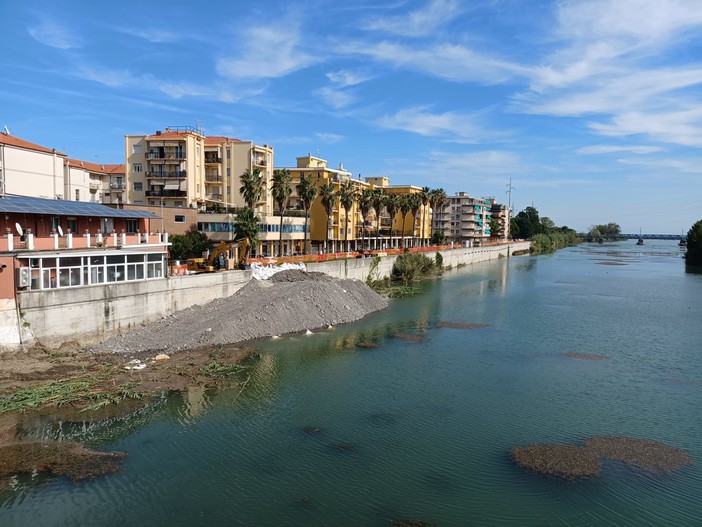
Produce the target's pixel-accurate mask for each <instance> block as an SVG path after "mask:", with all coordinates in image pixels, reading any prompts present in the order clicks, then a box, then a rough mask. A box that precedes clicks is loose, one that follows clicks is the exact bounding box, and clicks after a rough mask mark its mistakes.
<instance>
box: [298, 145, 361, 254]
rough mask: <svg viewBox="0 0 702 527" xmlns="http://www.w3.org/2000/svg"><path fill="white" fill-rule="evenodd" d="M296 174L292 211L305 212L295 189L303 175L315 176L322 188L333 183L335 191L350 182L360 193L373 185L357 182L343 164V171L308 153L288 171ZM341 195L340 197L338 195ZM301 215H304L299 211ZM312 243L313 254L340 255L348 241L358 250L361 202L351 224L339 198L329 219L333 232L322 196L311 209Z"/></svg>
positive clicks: (352, 211)
mask: <svg viewBox="0 0 702 527" xmlns="http://www.w3.org/2000/svg"><path fill="white" fill-rule="evenodd" d="M288 170H289V171H290V173H291V174H292V187H293V194H292V196H291V198H290V205H289V209H290V210H291V211H293V212H292V213H293V214H295V211H303V206H302V201H301V200H300V198H299V196H298V195H297V191H296V189H295V187H296V186H297V184H298V183H299V181H300V176H301V175H302V174H312V178H313V180H314V181H315V184H316V186H317V188H318V189H320V188H322V187H323V186H324V185H327V184H328V183H332V184H333V186H334V190H335V192H337V193H338V192H339V189H340V188H341V186H342V185H343V184H344V183H345V182H347V181H350V182H351V183H352V185H353V186H354V189H355V190H356V192H360V191H361V190H362V189H363V188H368V187H370V185H369V184H368V183H366V182H364V181H361V180H360V179H354V178H353V177H352V174H351V172H349V171H348V170H346V169H345V168H344V165H343V164H341V163H340V164H339V168H331V167H329V166H328V164H327V161H326V160H325V159H322V158H319V157H316V156H313V155H312V154H310V153H308V154H307V155H306V156H301V157H298V158H296V166H294V167H290V168H288ZM337 195H338V194H337ZM298 213H299V214H302V213H300V212H298ZM309 223H310V225H309V227H308V228H309V230H310V240H311V246H312V252H336V251H341V250H347V247H346V241H347V240H348V242H349V243H348V245H349V246H350V249H349V250H353V249H354V248H356V246H357V243H356V238H357V235H356V233H357V232H359V230H360V226H361V218H360V211H359V208H358V203H356V202H354V204H353V206H352V207H351V209H349V216H348V222H347V221H346V211H345V210H344V208H343V207H342V206H341V203H340V202H339V199H338V197H337V200H336V203H335V204H334V207H333V210H332V213H331V215H330V216H329V230H328V231H327V212H326V210H325V208H324V206H323V205H322V200H321V198H320V197H319V196H318V197H317V198H316V199H315V200H314V202H313V203H312V207H311V208H310V222H309Z"/></svg>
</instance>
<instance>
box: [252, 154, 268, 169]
mask: <svg viewBox="0 0 702 527" xmlns="http://www.w3.org/2000/svg"><path fill="white" fill-rule="evenodd" d="M253 164H254V165H256V166H257V167H265V166H266V158H265V157H263V156H254V159H253Z"/></svg>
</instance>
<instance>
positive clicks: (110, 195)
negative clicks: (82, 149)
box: [64, 159, 126, 205]
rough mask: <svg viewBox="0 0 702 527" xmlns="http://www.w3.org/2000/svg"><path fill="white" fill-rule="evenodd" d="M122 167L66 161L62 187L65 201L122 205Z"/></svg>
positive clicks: (76, 160) (123, 184)
mask: <svg viewBox="0 0 702 527" xmlns="http://www.w3.org/2000/svg"><path fill="white" fill-rule="evenodd" d="M124 180H125V175H124V165H118V164H112V165H100V164H97V163H90V162H88V161H81V160H79V159H68V160H67V161H66V167H65V180H64V187H65V189H66V192H65V195H66V199H69V200H72V201H89V202H91V203H103V204H108V205H122V204H124V195H125V192H126V189H125V183H124Z"/></svg>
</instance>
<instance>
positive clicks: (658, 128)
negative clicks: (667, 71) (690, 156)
mask: <svg viewBox="0 0 702 527" xmlns="http://www.w3.org/2000/svg"><path fill="white" fill-rule="evenodd" d="M590 128H592V129H593V130H595V131H596V132H598V133H600V134H602V135H608V136H614V137H621V136H628V135H636V134H645V135H647V136H649V137H651V138H653V139H657V140H659V141H663V142H666V143H675V144H679V145H685V146H694V147H702V108H700V107H699V106H698V107H695V108H691V109H687V110H682V111H676V112H668V113H663V112H661V113H643V112H627V113H622V114H620V115H616V116H614V117H613V118H612V120H611V121H610V122H609V123H595V122H593V123H590Z"/></svg>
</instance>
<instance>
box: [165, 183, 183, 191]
mask: <svg viewBox="0 0 702 527" xmlns="http://www.w3.org/2000/svg"><path fill="white" fill-rule="evenodd" d="M179 188H180V182H178V181H169V182H167V183H166V186H165V187H163V190H178V189H179Z"/></svg>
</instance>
